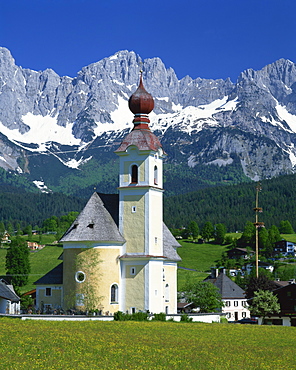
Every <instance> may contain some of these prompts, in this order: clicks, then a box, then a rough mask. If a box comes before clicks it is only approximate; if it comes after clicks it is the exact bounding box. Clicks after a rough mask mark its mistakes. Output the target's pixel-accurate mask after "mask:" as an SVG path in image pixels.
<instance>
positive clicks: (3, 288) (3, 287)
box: [0, 280, 20, 302]
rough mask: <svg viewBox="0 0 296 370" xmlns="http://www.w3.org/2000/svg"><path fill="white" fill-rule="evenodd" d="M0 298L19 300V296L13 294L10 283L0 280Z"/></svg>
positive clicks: (12, 300)
mask: <svg viewBox="0 0 296 370" xmlns="http://www.w3.org/2000/svg"><path fill="white" fill-rule="evenodd" d="M0 298H4V299H7V300H9V301H11V302H19V301H20V297H19V296H17V295H16V294H15V291H14V289H13V287H12V285H7V284H5V282H4V281H3V280H2V281H0Z"/></svg>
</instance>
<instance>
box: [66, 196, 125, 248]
mask: <svg viewBox="0 0 296 370" xmlns="http://www.w3.org/2000/svg"><path fill="white" fill-rule="evenodd" d="M118 199H119V198H118V195H117V194H99V193H96V192H95V193H93V195H92V196H91V198H90V199H89V201H88V202H87V204H86V206H85V207H84V209H83V210H82V211H81V213H80V214H79V216H78V217H77V218H76V220H75V221H74V222H73V224H72V225H71V226H70V228H69V229H68V230H67V231H66V233H65V234H64V235H63V237H62V238H61V240H60V241H61V242H62V243H63V242H70V241H75V242H76V241H113V242H119V243H124V242H125V240H124V238H123V237H122V235H121V234H120V232H119V230H118V207H119V201H118Z"/></svg>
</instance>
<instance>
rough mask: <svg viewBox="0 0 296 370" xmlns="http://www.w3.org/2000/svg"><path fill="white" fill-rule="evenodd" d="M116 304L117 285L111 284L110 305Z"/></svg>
mask: <svg viewBox="0 0 296 370" xmlns="http://www.w3.org/2000/svg"><path fill="white" fill-rule="evenodd" d="M117 302H118V285H117V284H113V285H112V286H111V303H117Z"/></svg>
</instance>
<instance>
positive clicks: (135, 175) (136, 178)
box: [131, 164, 138, 184]
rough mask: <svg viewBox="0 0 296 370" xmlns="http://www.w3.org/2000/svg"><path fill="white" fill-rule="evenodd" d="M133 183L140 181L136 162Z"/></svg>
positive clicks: (133, 170)
mask: <svg viewBox="0 0 296 370" xmlns="http://www.w3.org/2000/svg"><path fill="white" fill-rule="evenodd" d="M131 182H132V184H137V183H138V166H137V165H136V164H134V165H133V166H132V181H131Z"/></svg>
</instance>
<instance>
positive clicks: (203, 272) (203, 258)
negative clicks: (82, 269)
mask: <svg viewBox="0 0 296 370" xmlns="http://www.w3.org/2000/svg"><path fill="white" fill-rule="evenodd" d="M228 235H230V236H231V237H233V238H238V237H240V235H241V234H237V233H233V234H228ZM282 236H283V238H285V239H286V240H289V241H292V242H296V234H289V235H282ZM34 238H35V239H34ZM38 238H39V236H33V240H35V241H38ZM42 238H43V240H42V242H43V243H52V242H53V241H54V239H55V236H54V235H43V236H42ZM180 244H181V245H182V247H180V248H178V253H179V255H180V257H181V258H182V261H181V262H180V263H179V266H180V267H185V268H187V269H189V270H183V269H178V290H182V287H183V286H184V284H185V282H186V281H188V279H196V280H203V279H204V278H205V277H207V276H208V274H209V272H210V269H211V267H212V266H215V265H216V261H217V260H218V259H220V258H221V255H222V253H223V252H224V251H225V250H226V248H227V247H226V246H225V245H223V246H221V245H215V244H212V243H205V244H196V243H192V242H189V241H185V240H184V241H182V240H181V241H180ZM61 253H62V248H61V247H59V246H57V245H48V246H46V247H45V248H43V249H42V250H40V251H37V252H31V253H30V262H31V274H30V276H29V282H28V284H27V285H26V286H25V287H23V288H22V289H21V292H26V291H29V290H31V289H34V288H35V285H34V284H33V283H34V281H36V280H37V279H39V278H40V277H41V276H43V275H44V274H45V273H47V272H48V271H50V270H51V269H53V268H54V267H55V266H56V265H58V264H59V263H61V261H60V260H58V257H59V256H60V255H61ZM5 256H6V249H5V248H0V275H5ZM285 269H287V270H291V269H292V270H293V271H294V270H295V272H296V264H294V265H292V264H289V265H286V266H281V267H280V270H285ZM192 270H195V271H192Z"/></svg>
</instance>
